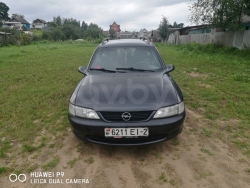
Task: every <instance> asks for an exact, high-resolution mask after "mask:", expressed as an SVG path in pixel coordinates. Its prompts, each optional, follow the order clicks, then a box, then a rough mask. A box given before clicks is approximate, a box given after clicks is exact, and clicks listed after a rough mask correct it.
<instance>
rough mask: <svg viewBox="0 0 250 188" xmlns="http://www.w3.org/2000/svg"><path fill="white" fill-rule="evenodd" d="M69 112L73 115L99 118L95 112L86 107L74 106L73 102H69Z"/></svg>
mask: <svg viewBox="0 0 250 188" xmlns="http://www.w3.org/2000/svg"><path fill="white" fill-rule="evenodd" d="M69 113H70V114H71V115H73V116H77V117H82V118H88V119H100V118H99V116H98V115H97V113H96V112H95V111H94V110H92V109H88V108H82V107H79V106H74V105H73V104H71V103H69Z"/></svg>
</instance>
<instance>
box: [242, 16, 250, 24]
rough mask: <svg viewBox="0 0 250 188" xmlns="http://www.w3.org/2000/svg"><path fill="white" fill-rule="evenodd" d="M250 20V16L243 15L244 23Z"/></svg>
mask: <svg viewBox="0 0 250 188" xmlns="http://www.w3.org/2000/svg"><path fill="white" fill-rule="evenodd" d="M247 22H250V16H243V18H242V23H247Z"/></svg>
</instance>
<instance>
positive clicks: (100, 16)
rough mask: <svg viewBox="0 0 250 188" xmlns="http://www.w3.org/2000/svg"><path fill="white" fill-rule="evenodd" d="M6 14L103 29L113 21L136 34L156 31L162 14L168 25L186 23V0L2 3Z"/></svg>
mask: <svg viewBox="0 0 250 188" xmlns="http://www.w3.org/2000/svg"><path fill="white" fill-rule="evenodd" d="M5 1H6V2H4V3H5V4H6V5H7V6H9V8H10V11H9V14H10V15H11V14H13V13H17V14H23V15H24V16H25V19H26V20H27V21H29V22H32V21H33V20H35V19H37V18H41V19H44V20H46V21H52V20H53V16H59V15H60V16H61V17H62V18H74V19H77V20H80V21H81V22H82V21H85V22H86V23H88V24H90V23H91V22H92V23H96V24H98V25H99V26H100V27H102V28H103V29H104V30H108V29H109V25H110V24H112V23H113V22H114V21H116V23H117V24H120V25H121V29H122V30H125V28H126V29H127V30H130V31H135V30H136V31H139V30H140V29H141V28H146V29H147V30H151V29H157V27H158V26H159V23H160V20H161V19H162V15H164V16H166V17H167V18H168V19H169V21H170V23H173V22H174V21H176V22H177V23H184V24H185V25H187V24H189V23H188V22H187V16H188V14H189V10H188V5H190V4H191V3H190V1H188V0H168V1H166V0H155V1H145V0H137V1H129V0H124V1H117V0H99V1H97V0H71V1H69V0H32V1H30V0H18V1H16V0H8V2H7V0H5Z"/></svg>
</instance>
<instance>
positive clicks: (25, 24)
mask: <svg viewBox="0 0 250 188" xmlns="http://www.w3.org/2000/svg"><path fill="white" fill-rule="evenodd" d="M9 22H20V23H21V24H22V26H24V27H26V28H27V29H30V23H29V22H27V20H25V19H24V18H11V19H10V21H9Z"/></svg>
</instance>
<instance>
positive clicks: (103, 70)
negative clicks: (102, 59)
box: [90, 68, 116, 73]
mask: <svg viewBox="0 0 250 188" xmlns="http://www.w3.org/2000/svg"><path fill="white" fill-rule="evenodd" d="M90 70H96V71H102V72H113V73H116V71H114V70H108V69H104V68H101V69H94V68H90Z"/></svg>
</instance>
